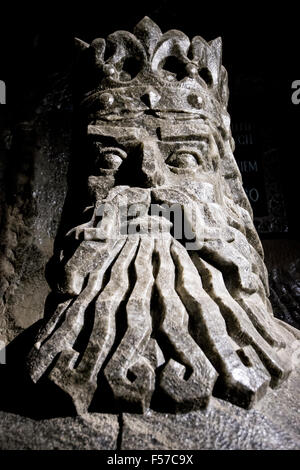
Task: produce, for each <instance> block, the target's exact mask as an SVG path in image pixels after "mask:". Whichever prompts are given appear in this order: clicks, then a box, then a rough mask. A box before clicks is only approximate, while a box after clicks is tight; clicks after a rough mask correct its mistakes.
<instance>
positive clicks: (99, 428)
mask: <svg viewBox="0 0 300 470" xmlns="http://www.w3.org/2000/svg"><path fill="white" fill-rule="evenodd" d="M0 420H1V424H0V449H1V450H104V449H105V450H113V449H116V447H117V438H118V434H119V424H118V418H117V416H114V415H103V414H102V415H100V414H99V415H97V414H91V413H89V414H88V415H86V416H77V417H69V418H55V419H49V420H33V419H30V418H24V417H23V416H18V415H14V414H12V413H4V412H2V411H1V412H0Z"/></svg>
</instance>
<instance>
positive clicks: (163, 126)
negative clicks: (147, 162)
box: [88, 122, 211, 142]
mask: <svg viewBox="0 0 300 470" xmlns="http://www.w3.org/2000/svg"><path fill="white" fill-rule="evenodd" d="M210 134H211V131H210V128H209V126H208V125H207V124H204V123H203V122H201V123H198V122H196V123H195V122H194V123H182V122H180V123H178V124H177V123H174V124H170V123H160V124H159V126H155V127H153V128H152V129H151V127H150V128H148V129H147V130H146V129H145V128H140V127H125V126H109V125H100V124H90V125H89V126H88V135H89V136H95V137H97V138H99V139H100V140H101V137H102V138H113V139H115V140H116V141H118V142H127V141H143V140H145V139H147V138H149V137H152V138H153V137H155V138H157V139H158V140H161V141H166V142H170V141H177V142H178V141H198V140H202V139H203V138H207V137H208V136H209V135H210Z"/></svg>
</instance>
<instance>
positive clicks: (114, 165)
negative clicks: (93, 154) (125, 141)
mask: <svg viewBox="0 0 300 470" xmlns="http://www.w3.org/2000/svg"><path fill="white" fill-rule="evenodd" d="M124 158H126V152H124V150H121V149H119V148H113V147H111V148H108V147H106V148H104V149H103V148H99V154H98V157H97V159H96V165H97V166H98V167H99V168H103V169H105V170H106V169H107V170H117V169H118V168H119V166H120V165H121V163H122V162H123V160H124Z"/></svg>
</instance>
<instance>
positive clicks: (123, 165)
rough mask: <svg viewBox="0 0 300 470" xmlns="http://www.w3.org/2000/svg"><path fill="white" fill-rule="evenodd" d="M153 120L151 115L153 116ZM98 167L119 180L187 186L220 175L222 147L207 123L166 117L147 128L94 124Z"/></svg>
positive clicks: (91, 128)
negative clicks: (169, 120) (220, 147)
mask: <svg viewBox="0 0 300 470" xmlns="http://www.w3.org/2000/svg"><path fill="white" fill-rule="evenodd" d="M150 123H151V121H150ZM88 132H89V138H90V140H91V145H92V147H93V152H92V153H93V158H94V163H95V172H96V173H97V172H98V174H99V175H103V176H104V175H112V176H114V180H115V186H117V185H126V186H131V187H141V188H157V187H159V186H170V185H172V187H174V186H184V185H186V184H188V183H189V182H201V181H202V182H203V181H211V182H213V181H216V178H218V170H219V158H220V157H219V152H218V148H217V146H216V143H215V140H214V138H213V136H212V133H211V130H210V128H209V126H208V125H205V124H199V123H198V122H195V121H193V122H189V121H187V122H186V121H185V122H184V123H183V122H182V121H181V122H179V123H174V124H172V123H171V124H169V123H164V122H163V121H162V120H160V121H159V123H158V124H157V123H153V124H152V127H150V126H149V125H148V126H147V130H146V128H143V129H141V128H140V127H134V126H132V127H127V126H124V127H121V126H116V125H115V126H112V125H90V126H89V130H88Z"/></svg>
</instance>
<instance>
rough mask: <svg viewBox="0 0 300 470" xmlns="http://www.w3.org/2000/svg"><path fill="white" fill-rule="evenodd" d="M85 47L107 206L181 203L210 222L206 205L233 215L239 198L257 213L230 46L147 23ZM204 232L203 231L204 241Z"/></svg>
mask: <svg viewBox="0 0 300 470" xmlns="http://www.w3.org/2000/svg"><path fill="white" fill-rule="evenodd" d="M77 42H78V45H79V47H80V49H81V51H82V52H81V54H80V60H79V65H78V69H79V70H80V73H78V79H77V87H76V102H77V109H78V116H79V119H80V120H81V122H83V123H85V126H83V127H84V136H85V145H84V149H85V152H86V154H87V155H86V156H85V159H84V161H86V162H87V164H88V165H89V174H90V178H89V188H90V191H91V193H92V194H93V197H94V199H95V204H96V205H97V206H99V205H100V204H103V202H104V201H107V200H108V199H107V198H109V200H111V199H112V198H114V201H115V202H117V200H118V204H124V197H125V196H126V197H127V204H128V205H130V206H131V209H130V210H131V212H133V204H139V210H141V203H143V202H144V205H148V207H147V209H146V207H145V208H144V215H145V213H146V212H147V213H148V215H150V214H151V213H152V214H153V212H154V213H155V210H158V205H159V204H168V205H169V207H170V205H173V208H174V204H178V205H180V207H181V210H182V211H183V212H184V210H185V209H186V210H185V212H186V213H187V211H188V209H187V206H189V209H190V210H191V211H193V212H194V217H201V215H200V213H198V215H196V213H195V211H196V212H197V207H196V206H197V203H199V204H200V205H201V207H204V206H205V204H206V203H216V204H219V205H220V206H221V207H224V210H227V206H228V205H231V201H232V199H233V200H234V202H238V203H239V204H240V206H241V207H242V208H243V209H245V210H246V211H248V214H250V215H251V207H250V205H249V202H248V200H247V198H246V196H245V193H244V191H243V189H242V186H241V177H240V173H239V170H238V167H237V165H236V163H235V161H234V158H233V155H232V149H233V145H234V144H233V139H232V137H231V132H230V118H229V115H228V113H227V110H226V107H227V101H228V85H227V73H226V70H225V68H224V67H223V66H222V64H221V55H222V44H221V39H220V38H217V39H215V40H213V41H210V42H209V43H207V42H206V41H205V40H204V39H203V38H201V37H200V36H196V37H195V38H193V39H192V40H191V41H190V39H189V38H188V37H187V36H186V35H185V34H183V33H181V32H180V31H176V30H172V31H169V32H167V33H165V34H162V33H161V31H160V29H159V28H158V26H157V25H156V24H155V23H153V22H152V21H151V20H150V19H149V18H147V17H146V18H144V19H143V20H142V21H141V22H140V23H138V25H137V26H136V27H135V29H134V34H131V33H129V32H125V31H118V32H116V33H113V34H111V35H110V36H109V37H108V38H107V40H106V41H105V40H104V39H96V40H94V41H93V42H92V43H91V44H90V45H88V44H86V43H84V42H82V41H79V40H77ZM113 188H118V189H115V190H114V191H112V192H111V194H110V196H109V192H110V191H111V190H112V189H113ZM129 188H135V191H134V192H133V191H129ZM121 194H122V195H123V199H122V201H121V198H120V195H121ZM139 199H140V200H139ZM203 204H204V205H203ZM200 205H199V206H198V212H199V210H200V209H201V207H200ZM149 206H150V207H149ZM155 206H156V208H155ZM178 207H179V206H178ZM200 212H201V210H200ZM202 212H203V211H202ZM185 216H186V217H187V215H185ZM202 217H205V214H204V213H202ZM246 217H247V216H246ZM218 223H219V228H220V224H221V225H222V226H223V223H222V222H221V220H219V222H218ZM226 223H227V222H226ZM200 225H201V223H200ZM204 225H205V223H202V228H203V229H204ZM173 229H174V227H173ZM175 229H176V227H175ZM199 230H200V227H199V224H198V238H199V236H200V233H199ZM203 236H205V234H204V233H203ZM199 243H200V240H199ZM257 243H258V245H259V241H258V240H257ZM259 250H261V247H260V246H259Z"/></svg>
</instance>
